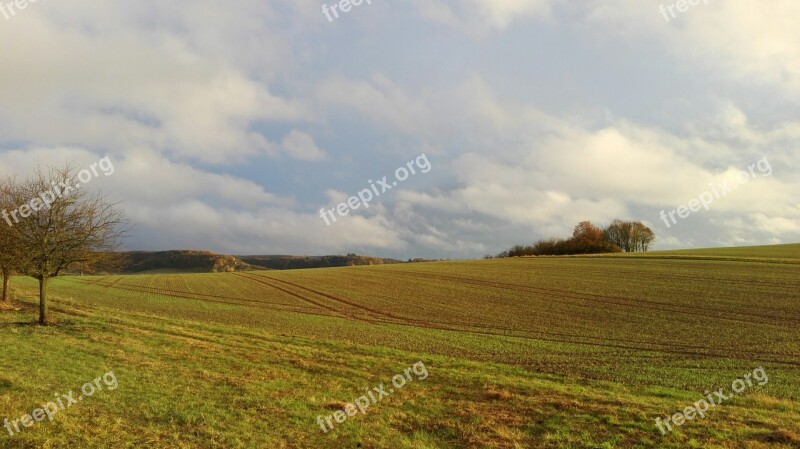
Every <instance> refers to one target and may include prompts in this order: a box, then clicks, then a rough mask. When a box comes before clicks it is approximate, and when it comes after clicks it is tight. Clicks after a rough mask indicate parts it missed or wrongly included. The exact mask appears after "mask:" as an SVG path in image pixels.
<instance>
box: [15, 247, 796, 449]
mask: <svg viewBox="0 0 800 449" xmlns="http://www.w3.org/2000/svg"><path fill="white" fill-rule="evenodd" d="M798 247H799V246H797V245H795V247H794V248H791V247H786V248H784V247H782V248H778V249H769V248H766V249H763V250H761V249H751V250H750V251H749V252H748V251H747V250H742V249H732V250H731V251H733V252H735V253H736V254H730V253H725V251H724V250H715V251H718V252H719V253H716V254H709V253H704V254H689V253H694V252H693V251H691V252H685V253H683V254H662V255H661V256H664V257H659V255H655V256H653V257H639V256H614V257H541V258H520V259H494V260H485V261H458V262H436V263H420V264H396V265H377V266H360V267H347V268H328V269H315V270H298V271H258V272H237V273H217V274H168V275H137V276H125V275H117V276H97V277H91V276H84V277H63V278H59V279H56V280H54V281H53V282H52V289H53V291H52V297H53V299H52V302H53V307H54V308H55V309H56V310H55V312H56V317H57V318H58V319H59V325H57V326H54V327H48V328H39V327H34V326H27V325H24V324H22V323H26V322H31V321H33V316H34V314H35V310H34V307H35V299H34V297H35V285H34V284H33V282H30V281H28V280H22V279H19V280H18V281H19V282H17V296H18V297H19V299H20V300H21V304H22V305H23V307H24V309H23V310H22V311H19V312H15V313H2V314H0V347H2V348H6V349H3V350H0V351H4V354H3V357H2V358H0V360H2V361H3V364H4V365H3V370H2V372H1V373H0V414H2V415H4V416H20V415H21V414H23V413H27V412H29V411H30V409H32V408H33V407H34V406H35V404H36V403H37V401H41V400H47V398H49V397H52V395H53V391H59V390H67V389H69V388H73V389H74V388H75V386H79V385H81V384H82V383H83V382H86V380H87V379H89V380H91V379H92V378H94V377H95V376H96V375H97V374H99V373H102V372H105V371H107V370H112V369H113V370H114V373H116V376H117V378H118V379H119V384H120V387H119V389H118V390H116V391H114V392H108V393H107V394H104V395H103V396H98V397H97V398H95V397H93V398H91V401H88V400H87V401H85V402H82V403H81V404H80V408H79V409H78V408H76V409H75V411H74V412H73V411H72V409H69V410H67V412H68V413H65V414H64V415H63V416H60V417H58V418H57V419H56V422H55V423H53V424H52V425H46V426H45V425H40V426H38V427H36V428H33V429H30V430H26V431H25V432H24V433H22V434H20V435H16V436H15V437H14V439H13V440H11V439H0V447H9V448H10V447H40V446H42V445H48V446H49V447H74V446H76V445H77V446H80V447H98V448H99V447H118V446H139V445H147V446H148V447H157V448H158V447H164V448H166V447H208V448H239V447H241V448H245V447H248V448H249V447H285V448H290V447H314V448H341V447H353V448H355V447H361V448H385V447H392V448H465V447H469V448H472V447H474V448H485V447H491V448H528V447H552V448H561V447H572V448H578V447H604V448H611V447H663V448H683V447H753V448H757V447H764V448H766V447H770V448H775V447H777V448H781V447H782V448H796V447H800V424H798V423H800V383H798V379H800V333H798V332H797V329H798V327H799V326H800V277H798V273H800V260H795V261H792V260H791V259H795V256H796V254H797V253H796V252H794V251H796V249H797V248H798ZM765 254H767V255H768V256H769V257H766V258H765V257H764V255H765ZM776 254H777V256H775V257H773V255H776ZM672 256H680V257H672ZM770 258H774V259H775V260H768V259H770ZM754 259H758V260H754ZM10 348H13V352H12V351H11V349H10ZM17 354H22V355H24V354H35V355H36V356H35V357H27V356H24V357H23V356H16V355H17ZM63 354H71V357H69V358H64V356H63ZM418 361H421V362H424V363H425V366H426V367H427V370H428V371H429V373H430V375H429V377H428V378H426V379H425V380H415V381H414V382H410V383H409V385H406V386H404V387H403V388H402V389H393V392H392V393H391V394H390V395H388V397H386V398H383V399H382V400H381V401H380V402H378V403H376V404H373V405H372V407H371V408H370V409H369V412H368V413H367V414H366V415H362V414H358V415H356V416H353V417H349V418H348V419H347V421H346V422H344V423H341V424H336V429H335V430H333V431H328V432H323V431H322V430H321V429H320V426H319V425H318V424H317V421H316V420H317V417H318V416H325V415H328V414H331V413H334V412H335V411H336V410H340V409H342V408H343V407H345V406H346V404H347V403H348V402H352V401H354V400H355V399H356V398H358V397H359V396H360V395H362V394H364V392H365V388H367V389H368V388H370V387H377V386H379V385H385V386H388V387H390V388H393V387H392V383H391V381H392V380H393V376H394V375H396V374H398V373H402V372H403V369H404V368H406V367H408V366H411V365H412V364H414V363H415V362H418ZM757 368H761V369H763V370H764V372H765V373H767V374H768V376H769V379H768V382H767V383H765V384H764V385H755V386H753V387H752V388H751V389H749V390H747V391H746V392H744V393H742V394H741V395H739V396H737V397H734V398H733V399H731V400H730V401H729V402H727V403H725V404H723V405H720V406H719V407H715V408H714V409H713V410H712V411H709V412H708V414H707V416H706V417H705V418H704V419H695V420H692V421H687V422H686V423H685V424H684V425H683V426H681V427H677V426H676V427H675V429H674V431H672V432H669V433H667V434H665V435H663V434H662V433H660V432H659V431H658V429H657V427H656V425H655V419H656V418H659V417H661V418H665V417H668V416H671V415H672V414H674V413H676V412H679V411H681V410H684V409H685V407H687V406H688V405H691V404H692V403H694V402H695V401H697V400H698V398H702V397H705V396H706V395H707V394H708V393H707V392H708V391H716V390H717V389H719V388H725V389H728V390H729V389H730V388H731V383H732V382H733V381H735V380H736V379H738V378H742V376H743V375H745V374H748V373H751V372H753V370H754V369H757ZM30 373H36V374H35V375H33V376H32V375H31V374H30ZM78 410H80V411H78ZM87 433H90V434H91V435H92V438H91V440H88V439H85V438H84V435H86V434H87ZM89 441H91V443H89Z"/></svg>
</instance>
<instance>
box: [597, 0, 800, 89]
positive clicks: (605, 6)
mask: <svg viewBox="0 0 800 449" xmlns="http://www.w3.org/2000/svg"><path fill="white" fill-rule="evenodd" d="M588 5H589V7H588V8H587V11H588V12H587V13H585V14H584V16H585V17H586V18H587V19H588V24H589V25H603V26H605V27H606V28H607V29H608V30H609V31H611V32H612V33H614V34H616V35H618V36H621V37H624V38H630V39H637V40H638V39H642V38H644V39H646V42H652V43H653V44H654V45H659V46H661V47H663V48H665V49H666V50H667V51H668V52H669V53H670V55H671V56H672V57H673V58H675V59H677V60H678V61H680V62H681V63H682V64H683V65H684V66H685V67H686V68H690V69H692V70H705V71H708V72H709V73H710V74H712V75H714V76H716V77H718V78H722V79H729V80H732V81H736V82H740V83H744V84H751V85H765V86H770V87H772V88H775V89H779V90H780V89H785V88H788V89H791V90H792V91H793V92H794V93H797V92H798V91H800V3H798V2H796V1H794V0H772V1H769V2H761V3H758V4H753V2H751V1H748V0H726V1H724V2H722V1H714V2H709V3H708V4H706V3H704V2H700V3H699V4H698V5H697V6H694V7H691V8H690V9H689V10H687V11H686V12H683V13H678V14H677V17H675V18H670V21H669V22H667V21H666V20H665V19H664V17H663V16H662V15H661V14H660V13H659V4H653V3H650V2H642V1H639V0H612V1H605V0H595V1H593V2H591V3H589V4H588Z"/></svg>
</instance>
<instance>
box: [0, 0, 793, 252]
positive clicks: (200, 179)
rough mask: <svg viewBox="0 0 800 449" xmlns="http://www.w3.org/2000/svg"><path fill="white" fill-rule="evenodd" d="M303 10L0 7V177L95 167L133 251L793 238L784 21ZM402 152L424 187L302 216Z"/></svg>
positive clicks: (642, 11) (361, 185)
mask: <svg viewBox="0 0 800 449" xmlns="http://www.w3.org/2000/svg"><path fill="white" fill-rule="evenodd" d="M3 3H4V4H6V3H7V2H3ZM323 4H325V2H322V1H317V0H313V1H312V0H294V1H288V0H286V1H283V0H281V1H264V0H260V1H250V0H243V1H237V2H235V4H231V3H229V2H218V1H214V2H211V1H193V2H184V1H172V2H156V1H147V0H145V1H136V2H121V1H115V0H111V1H104V2H95V1H82V2H78V1H72V0H59V1H58V2H54V1H49V0H40V1H38V2H36V3H32V4H28V5H27V7H25V8H24V9H22V10H16V11H15V14H13V15H10V17H9V18H8V19H6V18H5V17H4V16H3V15H2V13H1V12H0V41H2V42H3V43H4V45H3V51H2V58H0V65H1V67H2V70H0V86H2V88H1V89H0V174H12V173H17V174H24V173H27V172H30V171H31V170H32V169H33V168H34V167H35V166H37V165H61V164H63V163H64V162H65V161H75V162H76V163H77V164H78V165H87V166H88V165H89V164H90V163H91V162H93V161H96V160H98V159H99V158H101V157H103V156H105V155H108V156H109V157H110V158H111V160H112V161H113V162H114V165H115V172H114V175H112V176H109V177H101V178H100V179H97V180H94V181H92V183H91V184H90V185H89V186H87V187H89V188H92V189H99V190H102V191H103V192H104V193H106V194H108V195H109V197H111V198H112V199H114V200H119V201H123V207H124V208H125V209H126V211H127V215H128V216H129V218H130V219H131V221H132V222H133V223H135V225H136V226H135V228H134V230H133V232H132V233H131V236H130V237H129V238H128V240H126V242H125V247H126V248H127V249H138V250H156V249H190V248H191V249H210V250H214V251H218V252H223V253H236V254H329V253H345V252H358V253H368V254H375V255H379V256H386V257H399V258H410V257H452V258H460V257H480V256H482V255H484V254H496V253H498V252H499V251H501V250H503V249H505V248H507V247H508V246H510V245H512V244H515V243H524V242H530V241H533V240H536V239H539V238H548V237H551V236H563V235H568V234H569V233H570V232H571V229H572V227H573V226H574V225H575V224H576V223H577V222H579V221H582V220H587V219H588V220H592V221H593V222H595V223H596V224H600V225H604V224H607V223H608V222H610V221H611V220H612V219H613V218H617V217H619V218H627V219H635V220H641V221H643V222H645V223H647V224H648V225H650V226H651V227H652V228H653V230H654V231H655V232H656V234H657V237H658V239H657V241H656V244H655V245H654V247H655V248H656V249H667V248H679V247H705V246H720V245H746V244H766V243H787V242H797V241H800V206H798V193H800V178H798V175H797V173H798V169H800V156H798V143H799V142H800V139H799V138H800V100H798V99H800V95H798V94H799V93H800V4H798V3H797V2H795V1H791V0H774V1H770V2H768V4H760V3H754V2H748V1H739V0H732V1H726V2H724V3H723V2H720V1H709V2H708V4H706V3H705V2H704V1H700V2H699V3H698V4H697V5H696V6H690V7H688V8H687V10H686V11H683V12H680V11H678V10H677V9H676V7H673V9H674V10H675V11H676V15H675V17H674V18H670V20H669V21H667V20H665V18H664V16H663V15H662V14H661V12H660V6H662V5H664V7H665V8H666V7H669V6H672V5H673V3H670V2H658V1H649V0H586V1H581V2H574V1H573V2H569V1H562V0H463V1H460V2H456V1H448V0H406V1H393V2H389V1H385V0H373V1H372V4H371V5H367V4H366V3H365V4H362V5H361V6H358V7H354V8H353V9H352V10H351V11H349V12H347V13H345V14H341V16H340V17H339V18H338V19H336V20H334V21H333V22H329V21H328V19H327V18H326V17H325V15H324V14H323V13H322V6H323ZM332 4H333V2H328V3H327V5H329V6H330V5H332ZM422 153H424V154H426V155H427V157H428V158H429V160H430V162H431V164H432V166H433V168H432V170H431V171H430V172H428V173H425V174H422V173H418V174H417V175H414V176H412V177H411V178H410V179H409V180H407V181H405V182H403V183H401V184H400V185H399V186H398V187H396V188H394V189H392V190H391V191H390V192H387V193H386V194H384V195H382V196H381V197H380V198H379V199H377V200H375V201H374V202H373V203H372V205H371V207H370V208H369V209H366V210H365V209H363V208H361V209H359V210H357V211H353V212H352V213H351V214H350V215H348V216H347V217H343V218H341V219H339V220H338V221H337V222H336V223H334V224H332V225H331V226H326V224H325V222H324V221H323V220H322V219H321V218H320V216H319V210H320V209H321V208H326V209H329V208H333V207H336V205H337V204H339V203H340V202H342V201H345V200H347V198H348V197H350V196H352V195H355V194H357V193H358V192H359V191H361V190H362V189H365V188H368V180H375V179H380V178H382V177H383V176H389V177H390V178H392V177H393V176H394V171H395V169H397V168H398V167H401V166H404V165H405V164H406V163H407V162H408V161H411V160H412V159H414V158H416V157H417V156H419V155H420V154H422ZM763 158H766V160H768V161H769V165H770V167H771V170H770V175H769V176H766V175H765V173H758V172H756V173H757V174H758V175H759V176H755V177H752V179H751V180H749V181H748V182H747V183H746V184H744V185H741V186H740V187H739V188H738V189H736V190H735V191H733V192H730V193H729V194H727V195H726V196H724V197H722V198H719V199H717V200H715V201H714V203H713V204H711V205H710V207H709V209H708V210H705V209H701V210H699V211H695V212H692V213H691V214H690V215H689V216H688V218H685V219H681V220H679V221H678V223H676V224H671V225H670V226H669V227H667V226H666V224H665V223H664V222H663V221H662V220H661V219H660V211H662V210H665V211H667V212H669V211H671V210H676V209H677V208H678V207H679V206H681V205H686V204H688V203H689V201H690V200H691V199H693V198H698V197H699V196H700V195H701V194H702V193H703V192H705V191H708V190H709V186H710V185H718V184H720V183H723V182H725V181H726V180H727V181H730V182H732V180H734V179H735V176H736V174H737V172H738V171H740V170H747V167H748V166H750V165H752V164H754V163H755V162H756V161H758V160H761V159H763Z"/></svg>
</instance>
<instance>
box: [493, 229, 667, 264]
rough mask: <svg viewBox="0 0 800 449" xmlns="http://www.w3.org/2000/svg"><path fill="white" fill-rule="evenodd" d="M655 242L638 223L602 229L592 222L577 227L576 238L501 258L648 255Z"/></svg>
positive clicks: (536, 245) (520, 248)
mask: <svg viewBox="0 0 800 449" xmlns="http://www.w3.org/2000/svg"><path fill="white" fill-rule="evenodd" d="M655 238H656V235H655V233H653V231H652V230H651V229H650V228H648V227H647V226H645V225H644V224H642V223H641V222H638V221H623V220H614V221H613V222H611V224H610V225H608V226H607V227H605V228H602V229H601V228H599V227H597V226H595V225H594V224H592V222H591V221H582V222H580V223H578V224H577V225H576V226H575V228H574V230H573V232H572V237H570V238H568V239H560V238H551V239H545V240H539V241H538V242H535V243H533V244H532V245H514V246H513V247H511V248H510V249H508V250H506V251H503V252H502V253H500V254H498V255H497V257H521V256H564V255H570V254H598V253H618V252H622V251H625V252H637V251H647V250H648V249H649V248H650V244H652V243H653V241H654V240H655Z"/></svg>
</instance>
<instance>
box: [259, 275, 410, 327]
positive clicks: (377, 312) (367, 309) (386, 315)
mask: <svg viewBox="0 0 800 449" xmlns="http://www.w3.org/2000/svg"><path fill="white" fill-rule="evenodd" d="M258 277H261V276H258ZM263 277H267V276H263ZM269 279H271V280H273V281H276V282H280V283H283V284H286V285H290V286H292V287H294V288H299V289H301V290H305V291H307V292H310V293H314V294H316V295H319V296H322V297H324V298H328V299H330V300H332V301H336V302H339V303H341V304H345V305H347V306H350V307H353V308H356V309H358V310H361V311H363V312H368V313H371V314H373V315H377V316H379V317H382V318H390V319H397V320H404V319H405V318H403V317H398V316H394V315H392V314H390V313H386V312H381V311H380V310H376V309H373V308H371V307H367V306H364V305H361V304H358V303H355V302H352V301H350V300H347V299H343V298H338V297H336V296H333V295H331V294H329V293H325V292H321V291H319V290H314V289H312V288H308V287H304V286H302V285H299V284H294V283H292V282H288V281H284V280H282V279H277V278H273V277H269Z"/></svg>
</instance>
